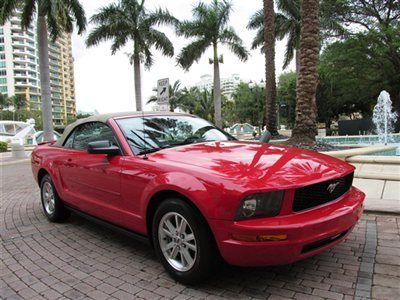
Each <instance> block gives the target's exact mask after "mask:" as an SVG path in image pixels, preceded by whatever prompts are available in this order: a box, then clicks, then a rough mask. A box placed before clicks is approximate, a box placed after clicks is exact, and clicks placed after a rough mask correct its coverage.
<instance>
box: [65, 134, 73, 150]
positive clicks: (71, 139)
mask: <svg viewBox="0 0 400 300" xmlns="http://www.w3.org/2000/svg"><path fill="white" fill-rule="evenodd" d="M74 135H75V131H74V132H72V133H71V134H70V135H69V137H68V139H67V140H66V141H65V142H64V147H65V148H72V143H73V142H74Z"/></svg>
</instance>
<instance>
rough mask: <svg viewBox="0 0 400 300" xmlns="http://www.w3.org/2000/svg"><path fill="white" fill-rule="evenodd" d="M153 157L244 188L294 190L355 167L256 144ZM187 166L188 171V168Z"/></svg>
mask: <svg viewBox="0 0 400 300" xmlns="http://www.w3.org/2000/svg"><path fill="white" fill-rule="evenodd" d="M153 158H154V159H156V160H160V163H161V162H162V161H164V162H167V161H168V162H172V163H174V164H175V165H176V163H178V164H184V165H185V168H186V169H189V171H191V170H190V166H193V168H192V171H195V170H199V169H198V168H201V170H202V171H203V172H202V173H204V171H205V172H206V173H207V174H209V175H215V176H218V177H219V178H223V179H226V180H227V181H229V182H231V183H234V184H237V185H240V186H242V187H244V188H247V189H263V190H265V189H282V188H297V187H300V186H305V185H309V184H314V183H317V182H321V181H325V180H330V179H334V178H339V177H342V176H344V175H346V174H348V173H350V172H352V171H353V170H354V167H353V166H351V165H349V164H348V163H345V162H343V161H341V160H339V159H336V158H333V157H330V156H327V155H323V154H320V153H317V152H313V151H308V150H303V149H299V148H295V147H283V146H275V145H272V144H263V143H258V142H240V141H229V142H209V143H200V144H193V145H186V146H181V147H175V148H169V149H164V150H161V151H159V152H157V153H154V154H153ZM188 167H189V168H188Z"/></svg>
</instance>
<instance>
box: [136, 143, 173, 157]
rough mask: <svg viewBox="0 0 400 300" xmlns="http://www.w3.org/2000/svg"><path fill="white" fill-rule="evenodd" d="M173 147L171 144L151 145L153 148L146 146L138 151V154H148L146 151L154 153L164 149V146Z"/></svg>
mask: <svg viewBox="0 0 400 300" xmlns="http://www.w3.org/2000/svg"><path fill="white" fill-rule="evenodd" d="M172 147H173V145H168V146H162V147H155V148H154V147H153V148H147V149H143V150H142V151H140V152H139V153H138V155H141V154H148V153H154V152H157V151H160V150H162V149H166V148H172Z"/></svg>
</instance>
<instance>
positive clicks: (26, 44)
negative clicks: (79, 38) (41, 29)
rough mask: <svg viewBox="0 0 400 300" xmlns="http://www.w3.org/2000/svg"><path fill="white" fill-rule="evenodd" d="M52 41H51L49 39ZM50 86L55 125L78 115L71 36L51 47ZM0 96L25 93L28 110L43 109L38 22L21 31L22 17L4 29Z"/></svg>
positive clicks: (0, 38) (1, 28) (0, 37)
mask: <svg viewBox="0 0 400 300" xmlns="http://www.w3.org/2000/svg"><path fill="white" fill-rule="evenodd" d="M49 41H50V40H49ZM49 64H50V86H51V99H52V111H53V122H54V125H64V124H66V122H67V120H68V119H69V118H74V117H75V116H76V106H75V86H74V67H73V58H72V47H71V35H70V34H64V35H62V36H61V37H60V38H59V39H58V40H57V41H56V42H55V43H52V42H51V41H50V44H49ZM0 93H2V94H6V95H7V96H9V97H11V96H13V95H18V94H22V95H24V97H25V98H26V101H27V103H26V107H27V109H31V110H40V70H39V53H38V44H37V33H36V22H35V21H33V22H32V25H31V26H30V27H29V28H28V29H27V30H26V31H22V30H21V22H20V19H19V17H18V14H17V15H16V16H15V17H13V18H11V20H9V21H8V22H7V23H6V24H5V25H4V26H0Z"/></svg>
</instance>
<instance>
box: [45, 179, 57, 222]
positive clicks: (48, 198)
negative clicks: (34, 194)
mask: <svg viewBox="0 0 400 300" xmlns="http://www.w3.org/2000/svg"><path fill="white" fill-rule="evenodd" d="M43 205H44V209H45V210H46V213H47V214H48V215H52V214H53V213H54V211H55V205H56V202H55V196H54V191H53V186H52V185H51V183H50V182H48V181H46V182H45V183H44V184H43Z"/></svg>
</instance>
